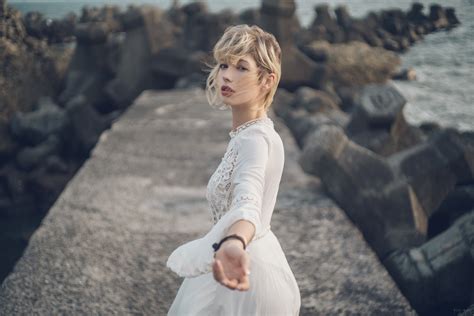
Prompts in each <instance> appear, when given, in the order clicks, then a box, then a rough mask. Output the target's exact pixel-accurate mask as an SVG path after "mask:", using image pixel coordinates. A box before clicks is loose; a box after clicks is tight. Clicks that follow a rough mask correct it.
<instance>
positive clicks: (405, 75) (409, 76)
mask: <svg viewBox="0 0 474 316" xmlns="http://www.w3.org/2000/svg"><path fill="white" fill-rule="evenodd" d="M392 79H394V80H408V81H414V80H416V71H415V69H413V68H411V67H410V68H407V69H402V70H400V71H399V72H397V73H396V74H394V75H393V76H392Z"/></svg>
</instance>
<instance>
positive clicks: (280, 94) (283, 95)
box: [271, 88, 295, 121]
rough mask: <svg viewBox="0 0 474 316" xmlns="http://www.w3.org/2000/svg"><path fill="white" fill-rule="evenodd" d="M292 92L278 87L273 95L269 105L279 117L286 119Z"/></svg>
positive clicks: (289, 109) (292, 96)
mask: <svg viewBox="0 0 474 316" xmlns="http://www.w3.org/2000/svg"><path fill="white" fill-rule="evenodd" d="M294 98H295V97H294V94H293V93H290V92H288V91H287V90H285V89H282V88H278V89H277V91H276V93H275V96H274V97H273V102H272V105H271V107H272V108H273V110H274V112H275V114H276V115H277V116H279V117H281V118H282V119H283V120H285V121H286V119H287V118H288V115H290V113H291V111H292V107H291V106H292V104H293V103H294Z"/></svg>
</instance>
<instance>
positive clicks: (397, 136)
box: [384, 110, 427, 156]
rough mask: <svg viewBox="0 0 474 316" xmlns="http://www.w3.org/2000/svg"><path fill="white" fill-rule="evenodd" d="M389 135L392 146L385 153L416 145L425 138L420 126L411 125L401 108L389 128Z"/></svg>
mask: <svg viewBox="0 0 474 316" xmlns="http://www.w3.org/2000/svg"><path fill="white" fill-rule="evenodd" d="M390 136H391V139H392V140H393V148H392V149H391V150H390V152H388V153H387V154H392V153H395V152H398V151H401V150H404V149H407V148H410V147H412V146H415V145H418V144H420V143H422V142H423V141H425V140H426V138H427V137H426V136H425V133H424V132H423V131H422V130H421V129H420V128H418V127H416V126H412V125H410V124H409V123H408V122H407V121H406V118H405V115H404V114H403V110H402V111H400V112H399V113H398V115H397V117H396V118H395V121H394V122H393V124H392V127H391V128H390ZM384 156H386V155H384Z"/></svg>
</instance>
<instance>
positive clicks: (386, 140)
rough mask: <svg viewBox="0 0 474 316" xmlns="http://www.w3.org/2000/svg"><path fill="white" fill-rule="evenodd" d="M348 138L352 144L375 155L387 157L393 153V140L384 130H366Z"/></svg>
mask: <svg viewBox="0 0 474 316" xmlns="http://www.w3.org/2000/svg"><path fill="white" fill-rule="evenodd" d="M350 138H351V140H352V141H353V142H354V143H356V144H358V145H360V146H362V147H364V148H367V149H369V150H371V151H373V152H374V153H376V154H377V155H380V156H383V157H387V156H389V155H391V154H392V153H393V149H392V148H393V147H394V145H393V139H392V138H391V136H390V133H389V132H388V131H387V130H386V129H382V128H376V129H368V130H365V131H361V132H359V133H357V134H355V135H351V137H350Z"/></svg>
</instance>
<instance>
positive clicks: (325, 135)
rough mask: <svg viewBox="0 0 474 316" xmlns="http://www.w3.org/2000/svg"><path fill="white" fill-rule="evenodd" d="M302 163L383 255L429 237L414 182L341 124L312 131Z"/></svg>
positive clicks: (425, 216)
mask: <svg viewBox="0 0 474 316" xmlns="http://www.w3.org/2000/svg"><path fill="white" fill-rule="evenodd" d="M300 164H301V166H302V168H303V170H305V171H306V172H308V173H311V174H314V175H316V176H318V177H320V178H321V180H322V182H323V184H324V187H325V188H326V190H327V192H328V193H329V194H330V195H331V196H332V197H333V198H334V199H335V201H336V202H337V203H338V204H339V205H340V206H341V207H342V208H343V209H344V210H345V211H346V213H347V214H348V215H349V217H350V218H351V219H352V220H353V221H354V222H355V223H356V224H357V225H358V226H359V227H360V229H361V230H362V232H363V234H364V236H365V237H366V239H367V241H368V242H369V244H370V245H371V246H372V247H373V248H374V250H375V251H376V253H377V254H378V255H379V256H380V257H381V258H384V257H385V256H386V255H387V254H388V253H390V251H393V250H395V249H400V248H404V247H408V246H417V245H419V244H421V243H422V242H423V241H424V240H425V236H426V230H427V214H426V213H424V210H423V209H422V208H420V206H419V202H418V200H417V197H416V195H414V193H413V189H412V188H411V186H410V185H409V184H408V183H406V182H405V181H403V180H402V179H399V178H398V177H397V174H396V173H395V172H394V170H393V169H392V167H391V166H390V165H389V164H388V163H387V162H386V161H385V159H383V157H380V156H378V155H376V154H374V153H373V152H371V151H370V150H368V149H366V148H363V147H361V146H359V145H357V144H355V143H353V142H352V141H350V140H349V139H348V138H347V136H346V135H345V134H344V131H343V130H342V129H341V128H340V127H337V126H334V125H323V126H321V127H320V128H318V129H316V130H315V131H314V132H312V133H311V134H310V135H308V136H307V138H306V141H305V147H304V149H303V152H302V155H301V158H300Z"/></svg>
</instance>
